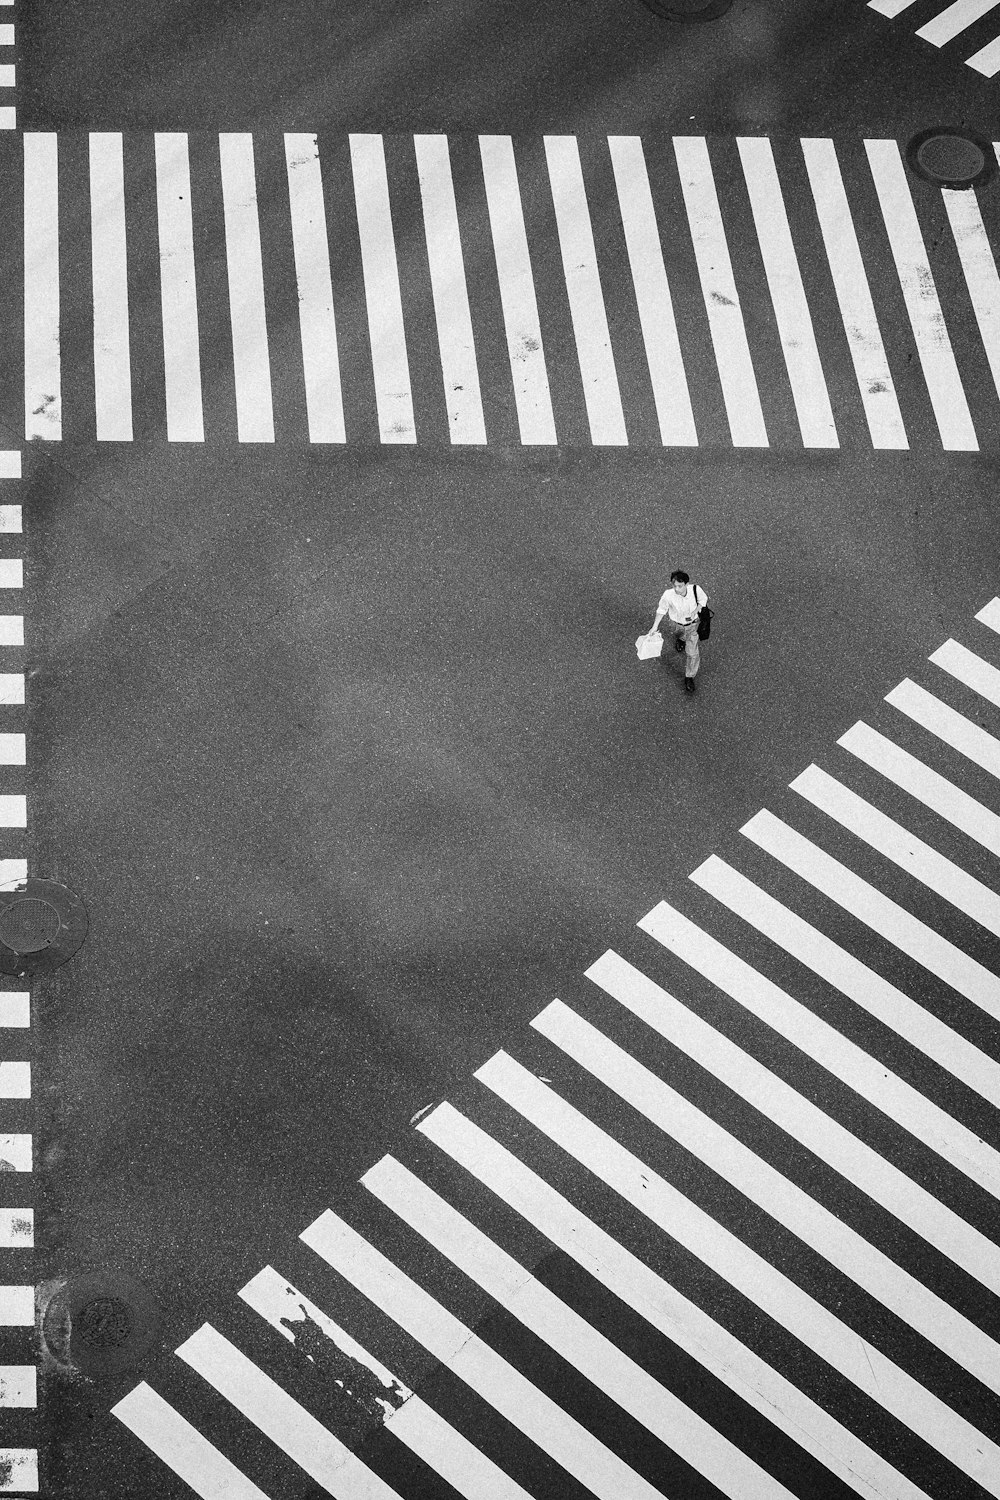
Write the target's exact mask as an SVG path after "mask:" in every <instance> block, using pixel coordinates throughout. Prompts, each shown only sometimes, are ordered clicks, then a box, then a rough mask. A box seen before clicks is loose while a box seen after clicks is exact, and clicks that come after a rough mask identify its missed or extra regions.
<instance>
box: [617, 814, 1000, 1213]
mask: <svg viewBox="0 0 1000 1500" xmlns="http://www.w3.org/2000/svg"><path fill="white" fill-rule="evenodd" d="M759 816H760V814H758V817H759ZM748 826H749V825H748ZM743 832H744V833H745V832H746V829H743ZM638 925H639V927H640V928H641V929H642V931H643V932H646V933H648V934H649V936H650V937H652V938H655V940H656V941H657V942H658V943H660V944H662V946H663V947H665V948H667V949H668V950H669V951H670V952H671V953H673V954H675V955H676V956H677V957H678V958H680V959H681V960H682V961H683V962H684V963H686V964H689V965H690V966H691V968H693V969H695V970H697V972H698V973H699V974H702V975H703V976H704V977H705V978H706V979H707V980H709V982H710V983H711V984H714V985H715V986H716V988H717V989H720V990H722V992H723V993H724V994H726V995H729V996H730V997H731V999H733V1000H736V1001H737V1002H738V1003H739V1004H740V1005H742V1006H743V1007H744V1008H745V1009H746V1010H748V1011H750V1013H751V1014H752V1015H755V1016H756V1017H757V1018H758V1020H760V1021H763V1022H764V1024H765V1026H769V1027H771V1029H772V1030H773V1031H776V1032H777V1033H778V1035H779V1036H783V1037H784V1038H785V1040H786V1041H788V1042H791V1044H792V1046H794V1047H798V1048H799V1050H800V1051H801V1052H804V1053H805V1054H806V1056H807V1057H811V1058H812V1059H813V1061H814V1062H817V1063H819V1065H820V1067H823V1068H826V1069H827V1071H828V1072H830V1073H832V1074H833V1076H834V1077H835V1078H839V1079H840V1081H841V1082H842V1083H843V1084H845V1085H846V1086H847V1087H848V1088H849V1089H852V1090H853V1091H854V1092H855V1093H856V1094H858V1095H859V1096H860V1097H861V1098H862V1099H865V1100H866V1101H867V1102H868V1103H869V1104H870V1105H871V1106H872V1107H873V1108H874V1109H877V1110H880V1111H881V1112H882V1113H883V1114H885V1115H887V1116H888V1117H889V1119H890V1120H894V1121H895V1122H896V1124H897V1125H900V1126H902V1128H903V1129H904V1130H907V1131H909V1132H910V1134H911V1135H913V1136H915V1137H916V1139H917V1140H918V1141H922V1142H923V1143H924V1144H925V1145H927V1146H929V1147H930V1148H931V1150H932V1151H936V1152H937V1153H938V1155H939V1156H942V1157H943V1158H944V1159H945V1161H949V1162H951V1164H952V1165H953V1166H954V1167H957V1169H958V1170H959V1171H960V1172H964V1173H965V1175H966V1176H968V1177H970V1178H972V1180H973V1181H974V1182H978V1183H979V1184H980V1186H982V1187H985V1188H986V1190H987V1192H990V1193H992V1194H993V1196H994V1197H997V1198H1000V1153H998V1152H996V1151H994V1150H993V1148H992V1147H991V1146H989V1145H987V1143H986V1142H985V1141H983V1140H981V1139H980V1138H979V1136H977V1135H976V1134H975V1133H974V1132H973V1131H971V1130H969V1129H968V1128H967V1127H966V1126H964V1125H963V1124H961V1122H960V1121H958V1120H956V1119H954V1117H953V1116H952V1115H950V1114H949V1113H948V1112H947V1110H944V1109H941V1108H940V1106H939V1105H937V1104H935V1103H934V1102H933V1101H932V1100H930V1099H928V1098H926V1097H925V1096H924V1095H923V1094H921V1093H920V1092H919V1090H917V1089H915V1088H913V1087H912V1085H910V1084H908V1083H907V1082H906V1081H905V1080H904V1079H902V1078H899V1077H897V1076H896V1074H894V1073H892V1072H890V1070H889V1069H888V1068H887V1067H886V1066H885V1065H884V1063H881V1062H879V1061H878V1059H876V1058H874V1057H871V1056H869V1054H868V1053H867V1052H865V1051H863V1050H862V1048H861V1047H859V1046H858V1045H857V1043H856V1042H852V1041H851V1040H850V1038H849V1037H846V1036H844V1035H843V1033H842V1032H840V1031H837V1029H836V1028H835V1027H833V1026H830V1025H829V1024H828V1023H827V1022H826V1021H824V1020H823V1019H822V1018H821V1017H820V1016H817V1015H814V1014H813V1012H812V1011H811V1010H809V1009H808V1008H807V1007H806V1006H804V1005H800V1004H799V1002H798V1001H797V1000H793V999H792V997H791V996H790V995H787V994H786V993H785V992H784V990H782V989H779V987H778V986H777V985H776V984H774V983H773V982H772V981H771V980H770V979H768V978H766V977H765V975H763V974H761V973H760V972H759V971H758V970H757V969H755V968H753V967H752V966H751V965H750V964H748V963H746V962H745V961H744V960H743V959H742V958H739V957H738V956H737V955H736V954H735V953H731V952H730V950H729V949H728V948H726V947H724V946H723V944H722V943H720V942H719V941H718V940H717V939H716V938H713V937H712V936H710V934H709V933H707V932H705V931H704V930H703V929H702V928H701V927H698V926H697V925H696V924H695V923H694V922H690V921H688V919H687V917H685V916H683V915H682V914H681V913H680V912H679V911H677V910H675V908H674V907H672V906H670V905H669V904H668V903H667V902H666V901H661V902H660V903H659V905H657V906H655V907H654V908H653V910H652V911H651V912H648V913H647V914H646V916H644V917H643V918H642V919H641V920H640V922H639V924H638Z"/></svg>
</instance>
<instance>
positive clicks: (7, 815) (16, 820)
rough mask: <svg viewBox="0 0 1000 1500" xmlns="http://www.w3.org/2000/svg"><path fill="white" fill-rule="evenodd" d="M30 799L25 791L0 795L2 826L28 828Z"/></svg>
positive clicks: (0, 820)
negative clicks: (25, 794) (24, 793)
mask: <svg viewBox="0 0 1000 1500" xmlns="http://www.w3.org/2000/svg"><path fill="white" fill-rule="evenodd" d="M27 826H28V800H27V798H26V797H25V796H24V795H23V793H13V794H12V793H4V794H3V795H2V796H0V828H27Z"/></svg>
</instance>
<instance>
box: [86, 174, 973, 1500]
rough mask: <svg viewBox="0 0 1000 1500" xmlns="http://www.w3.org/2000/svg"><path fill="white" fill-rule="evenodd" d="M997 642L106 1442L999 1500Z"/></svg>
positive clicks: (351, 1210) (910, 1498) (647, 943)
mask: <svg viewBox="0 0 1000 1500" xmlns="http://www.w3.org/2000/svg"><path fill="white" fill-rule="evenodd" d="M640 201H641V200H640ZM582 264H584V265H586V264H587V262H586V261H584V262H583V263H582ZM598 331H599V330H598ZM998 636H1000V598H998V599H995V600H993V601H991V603H990V604H988V605H987V606H986V607H985V608H984V609H982V610H980V611H979V614H978V615H977V616H976V620H975V623H974V625H973V626H971V627H970V630H969V632H968V636H967V639H963V640H961V641H958V640H949V641H947V642H945V643H944V644H943V645H942V646H941V647H940V648H939V649H938V650H936V651H935V652H934V653H933V654H932V656H931V657H930V659H929V662H928V664H927V666H926V667H925V668H922V669H921V671H920V673H919V674H918V675H920V676H922V677H923V678H924V680H925V681H926V682H927V684H928V685H927V686H924V685H923V683H922V682H916V681H911V680H909V679H907V680H906V681H904V682H903V683H901V684H900V685H899V686H898V687H896V688H894V689H893V690H892V691H891V692H890V693H888V694H887V695H886V700H885V704H884V705H883V706H882V707H881V708H880V709H879V710H878V713H877V714H876V715H872V717H873V718H874V719H876V723H873V724H869V723H866V722H864V721H859V722H858V723H856V724H855V725H853V726H852V727H851V728H850V729H849V730H848V731H846V732H845V734H844V735H842V736H841V737H840V739H839V741H838V742H837V745H836V746H835V747H834V748H833V750H832V751H831V752H830V753H829V754H828V755H826V756H824V757H823V759H824V760H825V761H826V765H823V766H821V765H818V764H817V765H812V766H810V767H809V768H807V770H806V771H805V772H803V773H802V774H801V775H800V776H798V777H796V778H795V780H793V781H792V783H791V785H790V787H789V788H788V791H787V793H785V794H783V798H782V810H783V811H785V812H786V815H787V821H786V818H785V817H779V816H778V815H777V814H776V813H774V812H772V811H771V810H770V809H769V808H765V809H761V811H759V812H758V813H757V814H755V815H754V817H752V818H751V819H749V820H748V822H747V823H746V824H745V825H744V826H743V828H742V829H741V830H740V837H739V839H738V840H737V847H736V848H735V850H734V851H733V852H732V853H731V854H730V856H729V857H728V858H724V857H722V855H720V854H712V855H711V856H709V858H708V859H706V860H705V861H704V863H703V864H701V865H700V866H699V867H698V868H697V869H696V870H695V871H694V872H693V874H692V876H691V884H690V886H689V887H688V889H687V892H686V893H678V897H677V901H676V903H675V901H673V900H672V901H667V900H663V901H660V902H659V903H658V904H657V905H656V906H655V907H654V908H653V909H652V910H651V911H650V912H648V913H647V914H646V915H645V916H644V917H642V919H641V920H640V922H639V923H638V929H639V934H640V936H639V937H637V938H636V939H633V948H634V953H633V957H627V956H625V954H622V953H618V952H616V951H614V950H610V949H609V950H608V951H606V952H604V953H603V954H602V955H601V956H600V957H598V958H597V959H596V960H595V961H594V962H593V963H592V964H591V965H590V966H589V968H588V969H587V971H586V974H585V976H584V987H583V988H579V992H578V993H575V994H574V995H573V999H572V1003H571V1002H570V1001H564V1000H562V999H556V1000H553V1001H552V1002H551V1003H550V1004H548V1005H547V1006H545V1008H544V1009H543V1010H541V1011H540V1013H539V1014H538V1015H537V1016H535V1018H534V1020H533V1021H532V1023H531V1026H530V1027H529V1028H528V1030H527V1034H524V1035H518V1036H515V1037H513V1038H512V1039H511V1043H510V1046H509V1047H508V1048H505V1049H504V1050H502V1051H500V1052H497V1053H496V1054H495V1055H494V1056H493V1057H491V1058H490V1059H489V1060H488V1061H487V1062H486V1063H484V1064H483V1066H482V1067H481V1068H479V1070H478V1071H477V1073H476V1075H475V1078H474V1080H473V1081H472V1082H471V1084H470V1085H469V1086H468V1088H467V1089H466V1090H465V1092H464V1094H463V1097H462V1099H461V1101H460V1104H456V1103H452V1102H449V1101H446V1102H444V1103H441V1104H439V1105H437V1106H436V1107H434V1108H433V1109H431V1110H430V1112H429V1113H425V1114H423V1115H422V1116H421V1117H419V1119H418V1120H417V1122H416V1124H415V1129H414V1132H413V1136H412V1139H411V1140H409V1141H407V1142H404V1143H403V1145H402V1149H401V1150H400V1152H399V1155H398V1156H396V1155H387V1156H385V1157H383V1158H382V1160H381V1161H379V1162H378V1163H376V1164H375V1166H373V1167H372V1168H371V1170H370V1171H368V1172H367V1173H366V1174H365V1175H364V1177H363V1178H362V1179H361V1183H360V1184H359V1189H358V1195H357V1199H356V1201H352V1202H351V1203H349V1204H345V1205H343V1206H342V1207H341V1209H340V1211H336V1212H335V1211H333V1210H330V1209H328V1210H326V1211H324V1212H323V1213H322V1214H321V1215H320V1216H319V1218H317V1219H316V1220H315V1221H314V1222H313V1223H312V1224H310V1225H309V1226H308V1227H307V1228H305V1229H304V1230H303V1231H302V1232H301V1234H300V1235H299V1238H298V1242H297V1244H292V1243H290V1244H289V1245H288V1247H287V1251H286V1260H287V1262H288V1269H287V1272H286V1270H285V1269H283V1268H282V1267H275V1266H266V1267H264V1268H262V1269H261V1270H260V1271H259V1272H258V1273H257V1274H256V1275H255V1276H254V1277H253V1278H252V1279H251V1280H250V1281H249V1282H248V1283H247V1284H246V1285H245V1286H244V1287H243V1288H242V1290H241V1291H240V1292H239V1297H238V1299H235V1300H236V1305H237V1307H238V1308H239V1309H242V1311H240V1312H239V1313H237V1312H235V1311H232V1312H231V1313H230V1314H227V1313H226V1312H225V1311H224V1310H223V1312H222V1314H221V1315H220V1318H219V1320H218V1321H219V1322H220V1323H221V1324H222V1327H220V1328H216V1327H215V1326H214V1325H213V1324H209V1323H206V1324H204V1325H203V1326H202V1327H201V1328H200V1329H198V1330H197V1331H196V1332H195V1333H194V1334H193V1335H192V1336H191V1337H190V1338H188V1339H187V1340H186V1341H185V1342H184V1343H183V1344H182V1345H181V1346H180V1348H179V1349H178V1350H177V1351H176V1352H177V1356H178V1360H179V1365H178V1368H177V1369H175V1370H173V1371H172V1373H171V1376H170V1380H169V1382H168V1386H167V1391H168V1392H169V1398H168V1394H167V1393H166V1392H164V1391H161V1390H157V1389H155V1388H154V1386H153V1385H151V1384H148V1383H145V1382H143V1383H141V1384H140V1385H138V1386H136V1388H135V1389H134V1390H132V1391H131V1392H129V1393H128V1394H127V1395H126V1396H125V1397H124V1398H123V1399H122V1400H121V1401H120V1402H119V1403H118V1404H117V1405H116V1407H115V1408H114V1413H115V1415H116V1416H117V1417H118V1418H119V1419H120V1420H121V1421H122V1422H123V1423H124V1424H125V1425H126V1426H127V1427H128V1428H129V1429H130V1430H131V1431H132V1432H133V1433H134V1434H135V1436H136V1437H137V1438H138V1439H139V1440H140V1441H141V1442H143V1443H144V1444H146V1446H147V1447H148V1448H149V1449H151V1450H152V1452H153V1453H155V1454H156V1455H157V1456H158V1458H159V1459H160V1460H162V1461H163V1462H164V1463H165V1464H166V1465H168V1467H169V1468H170V1469H171V1470H173V1472H174V1473H175V1474H176V1475H177V1476H178V1477H179V1478H180V1479H181V1480H183V1481H184V1483H185V1484H186V1485H187V1486H188V1487H189V1488H190V1489H191V1490H192V1491H193V1492H194V1493H195V1494H196V1495H198V1496H200V1497H202V1500H231V1497H237V1500H258V1497H260V1496H265V1497H270V1496H272V1495H274V1494H277V1493H282V1494H284V1493H292V1492H295V1493H297V1491H295V1490H294V1483H295V1481H294V1477H293V1476H294V1475H295V1474H296V1473H298V1474H300V1475H301V1474H302V1473H304V1474H306V1475H308V1476H309V1478H310V1479H311V1480H312V1481H313V1482H314V1483H315V1484H316V1485H318V1486H319V1490H318V1491H317V1493H320V1492H322V1493H328V1494H331V1495H335V1496H338V1497H343V1500H356V1497H366V1500H367V1497H384V1496H389V1495H393V1496H399V1497H401V1500H425V1497H428V1496H438V1495H440V1496H442V1497H445V1496H451V1495H454V1494H458V1495H462V1496H466V1497H468V1500H483V1497H485V1500H494V1497H495V1500H521V1497H523V1496H527V1495H533V1496H537V1497H539V1500H543V1497H544V1500H555V1497H559V1500H563V1497H565V1500H576V1497H579V1496H582V1495H588V1494H589V1495H594V1496H600V1497H603V1500H621V1497H636V1500H650V1497H653V1496H660V1495H665V1496H682V1495H683V1496H685V1497H686V1496H688V1495H701V1494H705V1495H709V1494H722V1495H726V1496H730V1497H732V1500H746V1497H751V1500H758V1497H759V1500H779V1497H780V1500H787V1497H789V1496H798V1497H801V1500H805V1497H806V1496H809V1497H813V1496H816V1495H819V1496H823V1497H826V1496H829V1497H830V1500H834V1497H844V1496H846V1495H849V1494H856V1495H862V1496H866V1497H885V1500H919V1497H923V1500H945V1497H947V1500H954V1497H956V1496H960V1497H968V1500H973V1497H976V1496H982V1495H984V1494H986V1495H995V1496H1000V1399H998V1398H1000V1217H998V1212H997V1201H998V1199H1000V1113H998V1111H1000V1030H998V1028H997V1023H998V1021H1000V977H998V976H1000V947H998V945H997V938H998V937H1000V926H998V925H997V920H996V919H997V895H996V891H997V888H998V882H997V872H996V866H995V864H994V863H993V861H994V860H995V858H996V856H997V854H998V853H1000V845H998V840H997V827H998V821H1000V819H998V812H997V797H996V778H997V777H998V776H1000V720H998V719H997V716H996V710H997V709H998V708H1000V667H998V662H1000V642H998V639H997V637H998ZM949 700H950V701H949ZM827 765H828V766H829V767H830V769H829V770H828V769H827V768H826V767H827ZM796 824H799V825H801V826H796ZM833 851H836V852H833ZM841 856H842V857H841ZM682 906H684V907H686V908H687V909H688V910H682V909H681V907H682ZM689 911H690V912H691V913H692V914H691V915H689V914H688V912H689ZM918 912H919V915H918ZM949 914H951V915H949ZM956 920H957V925H956ZM946 934H947V935H946ZM668 983H669V984H670V985H671V987H672V989H674V990H676V994H674V993H672V992H671V989H668V988H667V984H668ZM573 988H574V990H576V989H577V988H578V987H576V986H574V987H573ZM251 1314H252V1315H253V1316H252V1317H251V1318H250V1321H247V1318H248V1316H249V1315H251ZM275 1335H277V1337H275ZM181 1368H183V1369H185V1370H186V1371H187V1372H188V1373H187V1375H186V1376H182V1375H181V1374H180V1373H179V1371H180V1369H181ZM307 1370H311V1371H312V1377H314V1378H312V1377H311V1378H306V1375H305V1373H304V1372H306V1371H307ZM208 1389H210V1390H211V1392H212V1399H211V1402H208V1403H206V1401H205V1398H204V1396H203V1395H202V1394H201V1393H202V1392H203V1391H205V1390H208ZM251 1434H254V1436H253V1438H252V1439H251V1436H250V1435H251ZM260 1439H264V1440H266V1444H267V1445H268V1446H267V1453H268V1454H269V1456H270V1460H269V1466H267V1465H265V1464H264V1462H263V1459H262V1458H261V1456H260V1454H259V1450H258V1447H257V1446H256V1445H257V1444H258V1441H259V1440H260ZM254 1453H258V1465H259V1467H260V1472H258V1468H257V1467H255V1466H254V1464H253V1463H251V1462H249V1461H248V1458H247V1455H248V1454H250V1455H252V1454H254Z"/></svg>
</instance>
